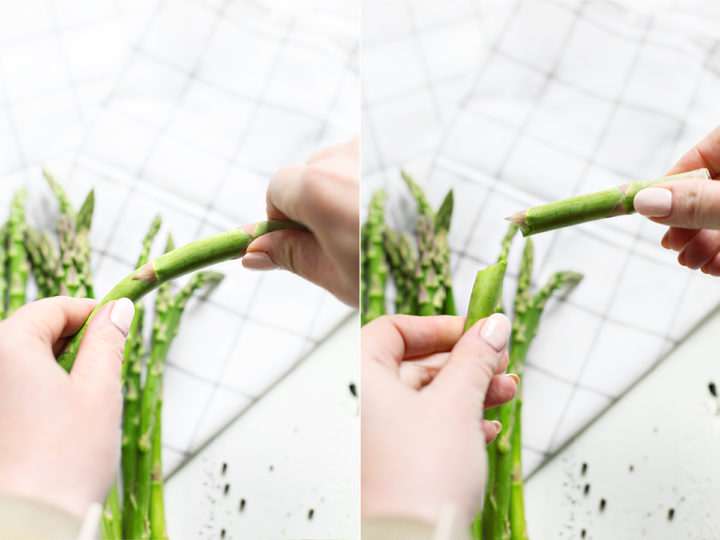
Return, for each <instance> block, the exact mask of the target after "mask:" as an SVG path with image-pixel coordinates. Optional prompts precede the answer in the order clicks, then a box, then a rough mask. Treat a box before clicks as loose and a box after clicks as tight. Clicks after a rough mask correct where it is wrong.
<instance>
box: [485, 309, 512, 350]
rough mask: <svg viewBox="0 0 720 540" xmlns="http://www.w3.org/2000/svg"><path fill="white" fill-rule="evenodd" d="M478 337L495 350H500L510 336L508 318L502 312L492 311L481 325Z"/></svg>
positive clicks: (505, 345)
mask: <svg viewBox="0 0 720 540" xmlns="http://www.w3.org/2000/svg"><path fill="white" fill-rule="evenodd" d="M480 337H481V338H483V339H484V340H485V341H486V342H487V344H488V345H490V346H491V347H492V348H493V349H495V350H496V351H497V352H500V351H502V350H503V349H504V348H505V347H507V342H508V337H510V319H508V318H507V317H506V316H505V315H503V314H502V313H493V314H492V315H490V316H489V317H488V318H487V320H486V321H485V324H484V325H483V326H482V330H480Z"/></svg>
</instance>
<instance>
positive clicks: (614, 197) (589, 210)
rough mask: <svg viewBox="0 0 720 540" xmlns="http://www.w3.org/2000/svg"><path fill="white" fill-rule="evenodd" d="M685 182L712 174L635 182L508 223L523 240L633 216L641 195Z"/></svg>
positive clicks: (696, 172)
mask: <svg viewBox="0 0 720 540" xmlns="http://www.w3.org/2000/svg"><path fill="white" fill-rule="evenodd" d="M683 178H705V179H708V180H709V179H710V172H709V171H708V170H707V169H697V170H694V171H690V172H686V173H680V174H674V175H671V176H664V177H662V178H655V179H652V180H636V181H634V182H630V183H629V184H624V185H622V186H617V187H614V188H610V189H606V190H603V191H597V192H595V193H590V194H587V195H579V196H577V197H571V198H569V199H565V200H562V201H556V202H552V203H549V204H543V205H541V206H535V207H533V208H528V209H526V210H522V211H520V212H517V213H515V214H513V215H512V216H510V217H507V218H505V219H507V220H509V221H512V222H515V223H517V224H518V225H519V226H520V230H521V231H522V234H523V236H529V235H531V234H536V233H540V232H545V231H551V230H554V229H560V228H562V227H569V226H571V225H577V224H579V223H585V222H587V221H594V220H597V219H603V218H609V217H615V216H623V215H627V214H632V213H634V212H635V208H634V207H633V201H634V200H635V195H637V193H638V191H640V190H641V189H645V188H646V187H648V186H652V185H654V184H659V183H661V182H667V181H668V180H679V179H683Z"/></svg>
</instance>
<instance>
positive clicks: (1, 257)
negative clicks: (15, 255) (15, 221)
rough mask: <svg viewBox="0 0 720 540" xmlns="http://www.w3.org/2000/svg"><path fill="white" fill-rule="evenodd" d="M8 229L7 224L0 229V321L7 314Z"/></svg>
mask: <svg viewBox="0 0 720 540" xmlns="http://www.w3.org/2000/svg"><path fill="white" fill-rule="evenodd" d="M8 229H9V224H8V223H5V224H4V225H3V226H2V227H1V228H0V321H1V320H3V319H4V318H5V315H6V313H7V292H8Z"/></svg>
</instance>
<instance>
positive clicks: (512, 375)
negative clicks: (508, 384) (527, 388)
mask: <svg viewBox="0 0 720 540" xmlns="http://www.w3.org/2000/svg"><path fill="white" fill-rule="evenodd" d="M507 376H508V377H510V378H511V379H512V380H513V381H515V386H519V385H520V377H518V376H517V375H515V374H514V373H507Z"/></svg>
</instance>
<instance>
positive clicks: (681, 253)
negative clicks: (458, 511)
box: [678, 251, 687, 266]
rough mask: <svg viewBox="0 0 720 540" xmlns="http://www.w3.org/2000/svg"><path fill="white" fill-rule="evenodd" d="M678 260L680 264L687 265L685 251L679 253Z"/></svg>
mask: <svg viewBox="0 0 720 540" xmlns="http://www.w3.org/2000/svg"><path fill="white" fill-rule="evenodd" d="M678 262H679V263H680V264H682V265H683V266H687V265H686V264H685V255H683V252H682V251H681V252H680V253H678Z"/></svg>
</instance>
